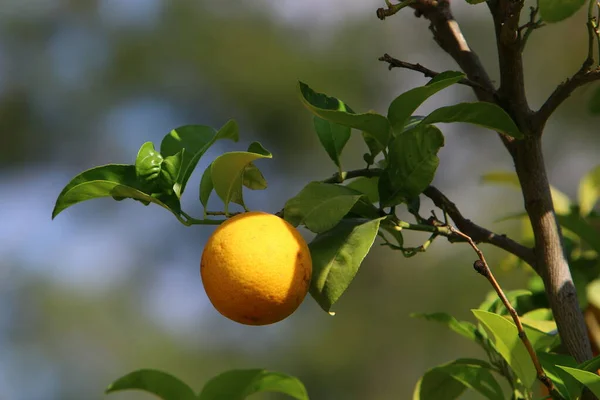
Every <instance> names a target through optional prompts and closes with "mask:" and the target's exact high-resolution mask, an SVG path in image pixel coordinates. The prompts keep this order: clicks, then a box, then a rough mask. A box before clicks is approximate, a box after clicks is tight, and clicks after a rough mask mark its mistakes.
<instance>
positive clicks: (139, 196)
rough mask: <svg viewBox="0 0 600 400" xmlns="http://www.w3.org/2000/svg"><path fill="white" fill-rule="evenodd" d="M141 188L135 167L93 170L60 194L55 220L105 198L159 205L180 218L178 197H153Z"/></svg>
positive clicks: (88, 171)
mask: <svg viewBox="0 0 600 400" xmlns="http://www.w3.org/2000/svg"><path fill="white" fill-rule="evenodd" d="M141 186H142V184H141V183H140V182H139V181H138V179H137V175H136V170H135V166H133V165H122V164H108V165H103V166H99V167H95V168H92V169H89V170H87V171H84V172H82V173H81V174H79V175H77V176H76V177H75V178H73V179H72V180H71V182H69V183H68V184H67V186H65V188H64V189H63V190H62V192H60V194H59V195H58V198H57V199H56V204H55V206H54V210H53V211H52V219H54V218H56V216H57V215H58V214H59V213H60V212H62V211H63V210H65V209H67V208H69V207H71V206H72V205H74V204H77V203H81V202H82V201H86V200H91V199H96V198H101V197H113V198H115V200H117V199H119V200H120V199H123V198H131V199H135V200H139V201H141V202H142V203H144V204H145V205H148V204H150V203H155V204H158V205H159V206H161V207H164V208H165V209H167V210H169V211H171V212H172V213H173V214H175V215H179V214H180V212H181V208H180V204H179V199H178V198H177V196H176V195H175V194H155V195H153V194H149V193H145V192H144V191H143V188H142V187H141Z"/></svg>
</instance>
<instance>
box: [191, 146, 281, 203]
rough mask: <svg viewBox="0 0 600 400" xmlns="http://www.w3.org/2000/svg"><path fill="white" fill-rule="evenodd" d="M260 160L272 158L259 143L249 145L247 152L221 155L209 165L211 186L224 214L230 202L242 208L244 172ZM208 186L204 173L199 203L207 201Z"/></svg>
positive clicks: (206, 176)
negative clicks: (219, 199) (221, 202)
mask: <svg viewBox="0 0 600 400" xmlns="http://www.w3.org/2000/svg"><path fill="white" fill-rule="evenodd" d="M261 158H272V155H271V153H269V152H268V151H267V150H266V149H265V148H264V147H262V145H261V144H260V143H258V142H254V143H252V144H250V146H249V148H248V151H232V152H229V153H224V154H221V155H220V156H218V157H217V158H215V160H214V161H213V162H212V164H211V165H210V179H211V181H212V186H213V188H214V190H215V192H216V193H217V195H218V196H219V197H220V198H221V200H223V203H224V204H225V212H226V213H227V212H228V206H229V203H230V202H235V203H237V204H240V205H242V206H244V202H243V198H242V185H243V182H244V172H245V171H246V168H247V167H248V166H249V165H250V164H251V163H252V162H254V161H255V160H258V159H261ZM203 183H204V184H203ZM209 186H210V185H209V183H208V175H207V173H206V172H205V176H203V179H202V181H201V182H200V198H201V201H202V199H204V200H206V201H208V196H209V195H210V191H208V189H209ZM203 204H204V203H203Z"/></svg>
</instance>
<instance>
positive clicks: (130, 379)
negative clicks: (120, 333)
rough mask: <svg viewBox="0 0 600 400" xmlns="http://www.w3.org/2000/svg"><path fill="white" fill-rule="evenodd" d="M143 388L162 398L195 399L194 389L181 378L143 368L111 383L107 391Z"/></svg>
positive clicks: (168, 399) (163, 399)
mask: <svg viewBox="0 0 600 400" xmlns="http://www.w3.org/2000/svg"><path fill="white" fill-rule="evenodd" d="M123 390H141V391H144V392H148V393H151V394H153V395H155V396H158V397H159V398H161V399H162V400H194V399H196V395H195V394H194V391H193V390H192V389H191V388H190V387H189V386H188V385H186V384H185V383H183V382H182V381H181V380H179V379H177V378H175V377H174V376H172V375H169V374H167V373H165V372H161V371H156V370H152V369H142V370H138V371H135V372H132V373H130V374H127V375H125V376H123V377H121V378H119V379H117V380H116V381H115V382H113V383H112V384H110V386H109V387H108V388H107V389H106V393H107V394H108V393H114V392H119V391H123Z"/></svg>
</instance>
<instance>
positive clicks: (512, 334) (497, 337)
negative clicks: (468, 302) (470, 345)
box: [472, 310, 537, 388]
mask: <svg viewBox="0 0 600 400" xmlns="http://www.w3.org/2000/svg"><path fill="white" fill-rule="evenodd" d="M472 312H473V314H475V317H476V318H477V319H478V320H479V321H480V322H481V324H482V325H483V326H484V327H485V328H486V329H487V330H488V331H489V332H490V333H491V335H492V337H493V342H494V345H495V347H496V349H497V350H498V352H499V353H500V355H501V356H502V357H503V358H504V359H505V360H506V362H507V363H508V365H510V367H511V368H512V369H513V371H514V372H515V374H516V375H517V377H518V378H519V379H520V380H521V381H522V382H523V384H524V385H525V387H527V388H531V387H532V385H533V383H534V382H535V380H536V377H537V373H536V371H535V367H534V365H533V361H531V358H530V356H529V353H528V352H527V348H526V347H525V345H524V344H523V342H522V341H521V339H519V335H518V331H517V327H516V326H515V324H514V323H513V322H512V321H509V320H508V319H506V318H504V317H502V316H500V315H498V314H493V313H490V312H487V311H483V310H472Z"/></svg>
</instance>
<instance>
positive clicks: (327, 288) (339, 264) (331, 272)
mask: <svg viewBox="0 0 600 400" xmlns="http://www.w3.org/2000/svg"><path fill="white" fill-rule="evenodd" d="M380 222H381V219H375V220H371V221H364V220H358V221H356V220H347V219H346V220H342V221H341V222H340V223H339V224H338V225H336V226H335V227H334V228H333V229H330V230H328V231H327V232H324V233H321V234H318V235H317V236H316V237H315V238H314V239H313V241H312V242H311V243H310V244H309V248H310V254H311V256H312V262H313V276H312V281H311V287H310V294H311V295H312V297H313V298H314V299H315V300H316V301H317V303H318V304H319V305H320V306H321V307H322V308H323V309H324V310H325V311H328V312H329V311H330V310H331V307H332V306H333V304H335V303H336V302H337V301H338V300H339V298H340V297H341V296H342V294H343V293H344V292H345V291H346V289H348V286H350V283H351V282H352V280H353V279H354V276H355V275H356V273H357V272H358V269H359V267H360V265H361V263H362V261H363V259H364V258H365V257H366V255H367V253H368V252H369V250H370V249H371V246H372V245H373V242H374V241H375V238H376V237H377V231H378V230H379V224H380Z"/></svg>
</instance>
